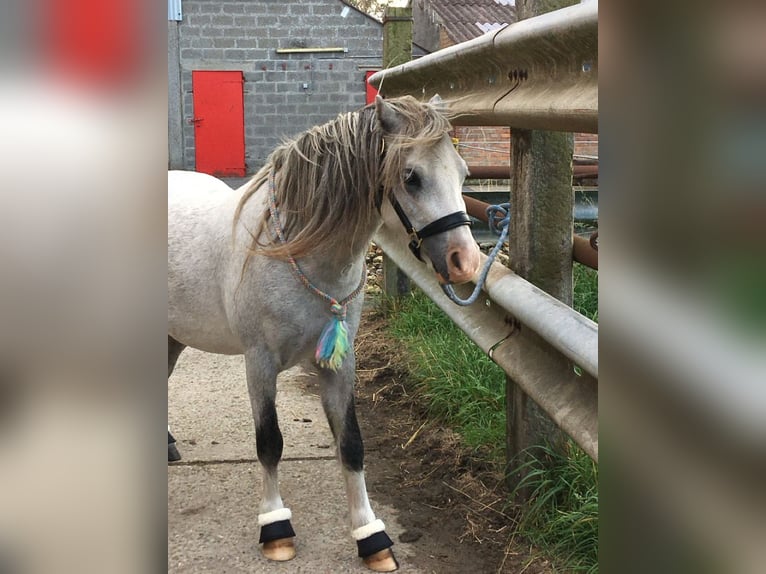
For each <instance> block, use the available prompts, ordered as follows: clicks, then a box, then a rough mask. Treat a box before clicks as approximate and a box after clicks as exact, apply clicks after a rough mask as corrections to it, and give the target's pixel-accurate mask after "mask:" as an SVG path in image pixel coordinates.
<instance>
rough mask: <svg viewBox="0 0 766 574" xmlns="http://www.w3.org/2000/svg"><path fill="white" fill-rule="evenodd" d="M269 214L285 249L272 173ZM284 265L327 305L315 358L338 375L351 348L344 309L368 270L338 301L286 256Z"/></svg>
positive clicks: (352, 298)
mask: <svg viewBox="0 0 766 574" xmlns="http://www.w3.org/2000/svg"><path fill="white" fill-rule="evenodd" d="M269 213H270V214H271V221H272V222H273V223H274V232H275V233H276V235H277V239H279V242H280V243H281V244H282V245H285V244H286V243H287V239H285V233H284V230H283V229H282V224H281V223H280V222H279V208H278V206H277V196H276V192H275V189H274V172H273V171H272V172H271V174H269ZM287 261H288V262H289V263H290V271H292V273H293V276H294V277H295V278H296V279H297V280H298V281H299V282H300V283H301V284H302V285H303V286H304V287H305V288H306V290H307V291H310V292H311V293H313V294H314V295H316V296H317V297H320V298H321V299H324V300H325V301H327V302H328V303H329V304H330V313H331V314H332V317H331V318H330V321H329V322H328V323H327V325H325V328H324V329H323V330H322V334H321V335H320V336H319V341H318V342H317V348H316V352H315V353H314V358H315V360H316V362H317V364H318V365H319V366H320V367H322V368H324V369H330V370H331V371H337V370H338V369H340V367H341V365H342V364H343V360H344V359H345V358H346V355H347V354H348V352H349V350H350V348H351V344H350V342H349V340H348V323H346V308H347V307H348V304H349V303H350V302H351V301H353V300H354V298H356V297H357V296H358V295H359V293H361V292H362V289H364V284H365V282H366V280H367V270H366V268H365V267H364V266H363V267H362V280H361V281H360V282H359V286H358V287H357V288H356V289H354V291H353V292H352V293H351V294H349V295H347V296H346V297H345V298H343V299H341V300H340V301H338V300H337V299H335V298H334V297H332V296H331V295H329V294H327V293H325V292H324V291H322V290H321V289H320V288H319V287H317V286H316V285H314V284H313V283H311V281H309V278H308V277H306V274H305V273H304V272H303V270H302V269H301V268H300V266H299V265H298V262H297V261H296V260H295V258H294V257H293V256H292V255H289V254H288V256H287Z"/></svg>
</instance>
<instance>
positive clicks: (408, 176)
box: [404, 169, 420, 191]
mask: <svg viewBox="0 0 766 574" xmlns="http://www.w3.org/2000/svg"><path fill="white" fill-rule="evenodd" d="M404 185H406V186H407V189H408V190H410V191H417V190H418V189H420V176H419V175H418V174H417V172H416V171H415V170H414V169H408V170H407V171H405V172H404Z"/></svg>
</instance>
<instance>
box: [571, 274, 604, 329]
mask: <svg viewBox="0 0 766 574" xmlns="http://www.w3.org/2000/svg"><path fill="white" fill-rule="evenodd" d="M572 307H574V309H575V310H576V311H578V312H579V313H582V314H583V315H585V316H586V317H588V318H589V319H592V320H593V321H595V322H596V323H598V271H596V270H595V269H591V268H590V267H586V266H585V265H581V264H579V263H575V264H574V266H573V268H572Z"/></svg>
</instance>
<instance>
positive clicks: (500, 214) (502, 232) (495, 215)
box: [441, 203, 511, 307]
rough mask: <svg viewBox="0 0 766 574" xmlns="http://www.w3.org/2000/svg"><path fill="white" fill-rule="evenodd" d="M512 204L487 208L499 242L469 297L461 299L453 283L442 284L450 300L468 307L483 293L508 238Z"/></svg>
mask: <svg viewBox="0 0 766 574" xmlns="http://www.w3.org/2000/svg"><path fill="white" fill-rule="evenodd" d="M510 208H511V204H510V203H501V204H500V205H490V206H489V207H488V208H487V219H488V220H489V228H490V229H491V230H492V231H493V232H494V233H495V234H496V235H499V236H500V237H498V239H497V243H496V244H495V247H493V248H492V251H491V252H490V254H489V255H488V256H487V262H486V263H485V264H484V268H483V269H482V270H481V273H479V279H478V281H476V287H475V288H474V290H473V293H471V295H470V297H468V299H461V298H460V297H458V294H457V293H455V290H454V289H453V288H452V285H442V286H441V287H442V291H444V294H445V295H446V296H447V297H449V300H450V301H452V302H453V303H455V304H457V305H461V306H462V307H467V306H468V305H471V304H472V303H475V302H476V299H478V298H479V293H481V290H482V289H483V288H484V283H485V282H486V280H487V275H488V274H489V268H490V267H492V262H493V261H494V260H495V258H496V257H497V254H498V253H500V249H502V247H503V243H505V240H506V239H507V238H508V227H509V226H510V223H511V212H510Z"/></svg>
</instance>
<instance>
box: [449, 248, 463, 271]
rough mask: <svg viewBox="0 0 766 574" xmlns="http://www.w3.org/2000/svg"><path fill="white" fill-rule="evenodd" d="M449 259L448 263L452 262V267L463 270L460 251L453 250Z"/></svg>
mask: <svg viewBox="0 0 766 574" xmlns="http://www.w3.org/2000/svg"><path fill="white" fill-rule="evenodd" d="M449 259H450V263H452V267H454V268H455V270H456V271H461V272H462V271H463V262H462V260H461V259H460V251H453V252H452V254H451V255H450V258H449Z"/></svg>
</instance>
